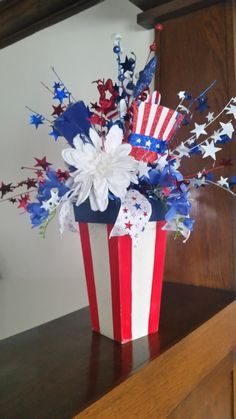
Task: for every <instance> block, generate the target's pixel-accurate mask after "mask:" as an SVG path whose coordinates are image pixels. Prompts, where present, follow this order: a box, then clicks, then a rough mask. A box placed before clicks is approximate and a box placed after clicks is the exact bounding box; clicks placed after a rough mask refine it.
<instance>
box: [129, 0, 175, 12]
mask: <svg viewBox="0 0 236 419" xmlns="http://www.w3.org/2000/svg"><path fill="white" fill-rule="evenodd" d="M129 1H130V3H133V4H135V6H137V7H139V8H140V9H141V10H149V9H152V8H153V7H156V6H160V5H161V4H164V3H169V2H171V1H172V0H129Z"/></svg>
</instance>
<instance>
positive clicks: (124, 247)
mask: <svg viewBox="0 0 236 419" xmlns="http://www.w3.org/2000/svg"><path fill="white" fill-rule="evenodd" d="M112 228H113V225H111V224H108V225H107V234H108V248H109V259H110V274H111V294H112V314H113V332H114V340H117V341H119V342H122V343H124V342H128V341H129V340H131V339H132V322H131V312H132V289H131V285H132V284H131V279H132V240H131V237H130V236H128V235H126V236H121V237H111V238H110V239H109V235H110V232H111V230H112Z"/></svg>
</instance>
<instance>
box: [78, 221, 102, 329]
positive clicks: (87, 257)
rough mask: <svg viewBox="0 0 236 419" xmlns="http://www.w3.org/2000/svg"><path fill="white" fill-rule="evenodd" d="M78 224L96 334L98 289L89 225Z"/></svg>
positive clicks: (97, 327) (98, 327)
mask: <svg viewBox="0 0 236 419" xmlns="http://www.w3.org/2000/svg"><path fill="white" fill-rule="evenodd" d="M78 224H79V231H80V237H81V247H82V253H83V259H84V269H85V276H86V282H87V291H88V299H89V307H90V315H91V321H92V328H93V330H95V331H96V332H100V326H99V317H98V305H97V296H96V288H95V281H94V272H93V259H92V252H91V245H90V238H89V229H88V224H87V223H78Z"/></svg>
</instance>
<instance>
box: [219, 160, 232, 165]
mask: <svg viewBox="0 0 236 419" xmlns="http://www.w3.org/2000/svg"><path fill="white" fill-rule="evenodd" d="M220 165H221V166H233V163H232V160H231V159H222V160H221V162H220Z"/></svg>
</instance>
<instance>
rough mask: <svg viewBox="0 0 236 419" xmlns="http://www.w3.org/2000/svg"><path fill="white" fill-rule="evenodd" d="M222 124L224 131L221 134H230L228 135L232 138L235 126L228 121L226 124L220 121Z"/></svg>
mask: <svg viewBox="0 0 236 419" xmlns="http://www.w3.org/2000/svg"><path fill="white" fill-rule="evenodd" d="M220 125H221V127H222V131H221V133H220V135H228V137H230V138H232V135H233V132H234V127H233V125H232V124H231V122H227V123H226V124H224V123H223V122H220Z"/></svg>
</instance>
